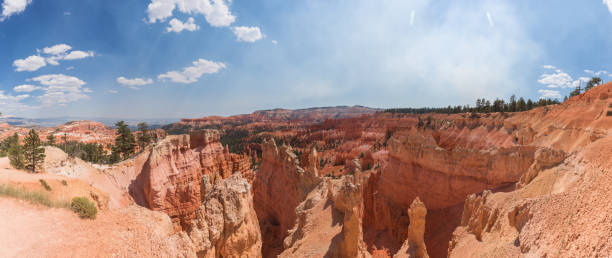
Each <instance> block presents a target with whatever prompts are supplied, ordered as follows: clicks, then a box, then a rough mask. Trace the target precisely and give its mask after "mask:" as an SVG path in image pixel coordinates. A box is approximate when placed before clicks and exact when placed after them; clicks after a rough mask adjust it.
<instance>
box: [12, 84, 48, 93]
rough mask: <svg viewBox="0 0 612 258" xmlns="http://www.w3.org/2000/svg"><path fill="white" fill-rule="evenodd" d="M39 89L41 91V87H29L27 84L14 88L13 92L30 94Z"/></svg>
mask: <svg viewBox="0 0 612 258" xmlns="http://www.w3.org/2000/svg"><path fill="white" fill-rule="evenodd" d="M40 89H41V87H38V86H34V85H29V84H24V85H19V86H15V87H14V88H13V90H14V91H15V92H32V91H35V90H40Z"/></svg>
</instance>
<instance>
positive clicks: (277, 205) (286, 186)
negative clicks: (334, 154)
mask: <svg viewBox="0 0 612 258" xmlns="http://www.w3.org/2000/svg"><path fill="white" fill-rule="evenodd" d="M262 151H263V152H262V153H263V154H262V163H261V167H260V168H259V171H258V172H257V174H256V177H255V179H254V181H253V194H254V196H253V199H254V202H255V211H256V212H257V217H258V219H259V225H260V228H261V231H262V237H263V243H264V247H263V253H264V256H265V257H270V256H273V255H278V254H279V253H280V252H281V251H282V250H283V249H284V247H283V239H284V238H285V237H286V236H287V231H288V230H289V229H291V228H293V226H294V224H295V220H296V211H295V208H296V207H297V206H298V205H299V204H300V202H302V201H304V200H305V199H306V196H307V195H308V194H309V193H310V192H311V191H312V190H313V189H314V188H315V186H316V185H317V184H318V183H319V182H320V181H321V179H320V178H319V177H318V176H317V175H316V169H314V168H315V167H316V163H315V164H307V165H306V166H305V167H306V169H304V168H303V167H301V166H300V163H299V159H298V157H297V156H296V155H295V153H294V152H293V150H292V149H291V147H290V146H286V145H283V146H280V147H278V146H277V145H276V143H275V142H274V140H270V141H264V142H263V143H262ZM312 160H317V159H312Z"/></svg>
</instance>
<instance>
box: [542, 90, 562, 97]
mask: <svg viewBox="0 0 612 258" xmlns="http://www.w3.org/2000/svg"><path fill="white" fill-rule="evenodd" d="M538 93H540V95H541V96H540V98H541V99H561V92H559V91H558V90H538Z"/></svg>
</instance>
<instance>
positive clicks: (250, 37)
mask: <svg viewBox="0 0 612 258" xmlns="http://www.w3.org/2000/svg"><path fill="white" fill-rule="evenodd" d="M232 31H233V32H234V34H235V35H236V37H237V38H238V41H244V42H255V41H258V40H260V39H261V38H263V35H262V34H261V30H260V29H259V27H246V26H238V27H233V28H232Z"/></svg>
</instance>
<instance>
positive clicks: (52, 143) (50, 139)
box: [47, 133, 55, 146]
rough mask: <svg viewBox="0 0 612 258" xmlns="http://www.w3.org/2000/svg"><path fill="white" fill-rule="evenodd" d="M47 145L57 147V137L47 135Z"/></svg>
mask: <svg viewBox="0 0 612 258" xmlns="http://www.w3.org/2000/svg"><path fill="white" fill-rule="evenodd" d="M47 145H49V146H55V135H53V134H52V133H51V134H49V135H47Z"/></svg>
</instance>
